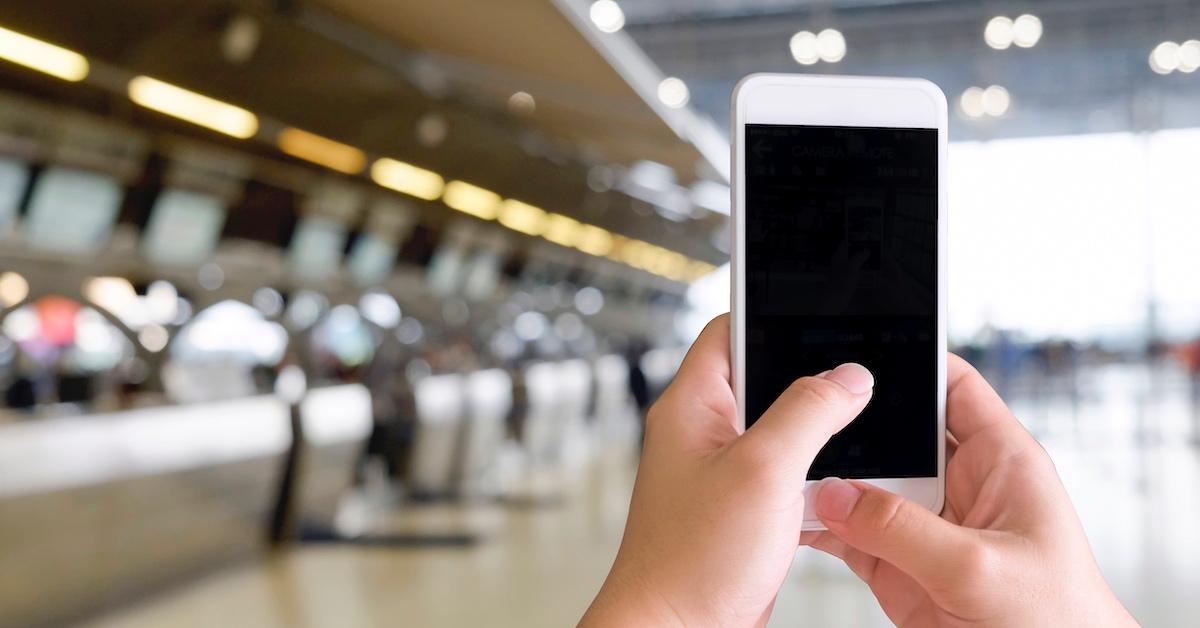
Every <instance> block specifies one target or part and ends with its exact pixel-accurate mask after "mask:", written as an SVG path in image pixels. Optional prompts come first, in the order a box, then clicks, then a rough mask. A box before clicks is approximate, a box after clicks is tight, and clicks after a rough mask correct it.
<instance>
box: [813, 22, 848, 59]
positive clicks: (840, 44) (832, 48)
mask: <svg viewBox="0 0 1200 628" xmlns="http://www.w3.org/2000/svg"><path fill="white" fill-rule="evenodd" d="M817 52H818V53H819V54H820V55H821V60H822V61H825V62H826V63H837V62H838V61H841V60H842V59H844V58H845V57H846V38H845V37H844V36H842V33H841V31H839V30H837V29H835V28H827V29H825V30H823V31H821V32H820V33H818V34H817Z"/></svg>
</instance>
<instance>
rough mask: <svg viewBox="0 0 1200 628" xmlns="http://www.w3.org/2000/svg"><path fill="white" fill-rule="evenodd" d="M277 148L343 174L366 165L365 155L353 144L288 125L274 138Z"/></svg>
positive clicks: (358, 170) (360, 169) (357, 171)
mask: <svg viewBox="0 0 1200 628" xmlns="http://www.w3.org/2000/svg"><path fill="white" fill-rule="evenodd" d="M275 142H276V144H278V145H279V150H281V151H283V152H285V153H287V154H289V155H291V156H292V157H297V158H299V159H303V160H305V161H310V162H312V163H314V164H317V165H319V166H325V167H326V168H329V169H330V170H336V171H338V172H342V173H345V174H358V173H360V172H362V171H363V168H365V167H366V165H367V156H366V155H364V154H363V152H362V151H361V150H358V149H357V148H355V147H353V146H349V145H346V144H343V143H341V142H337V141H334V140H331V139H329V138H327V137H321V136H320V135H316V134H314V133H309V132H308V131H305V130H302V129H297V128H293V127H288V128H286V129H284V130H283V131H280V133H279V137H277V138H275Z"/></svg>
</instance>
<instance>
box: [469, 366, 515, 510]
mask: <svg viewBox="0 0 1200 628" xmlns="http://www.w3.org/2000/svg"><path fill="white" fill-rule="evenodd" d="M466 393H467V412H466V421H465V423H464V424H463V429H464V431H463V439H462V456H461V458H460V460H461V462H460V464H459V473H460V475H459V478H460V487H461V489H462V491H463V493H464V494H467V495H486V494H495V493H497V492H498V491H499V489H500V485H499V483H498V479H499V478H496V477H495V471H496V464H497V461H498V460H499V456H500V449H501V446H502V445H503V444H504V436H505V431H506V429H507V426H506V425H505V419H507V418H508V413H509V412H510V411H511V410H512V405H513V383H512V377H510V376H509V374H508V373H507V372H505V371H504V370H502V369H487V370H483V371H476V372H474V373H471V374H470V375H468V376H467V377H466Z"/></svg>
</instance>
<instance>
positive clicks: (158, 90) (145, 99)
mask: <svg viewBox="0 0 1200 628" xmlns="http://www.w3.org/2000/svg"><path fill="white" fill-rule="evenodd" d="M128 90H129V98H130V100H132V101H133V102H135V103H137V104H139V105H141V106H143V107H145V108H147V109H152V110H154V111H157V112H159V113H164V114H166V115H169V116H173V117H176V118H179V119H180V120H185V121H187V122H191V123H192V124H196V125H199V126H202V127H204V128H206V129H212V130H213V131H217V132H218V133H224V134H225V135H229V136H232V137H236V138H238V139H243V140H244V139H246V138H249V137H253V136H254V134H255V133H257V132H258V117H257V116H255V115H254V114H253V113H250V112H249V111H246V110H245V109H242V108H241V107H237V106H235V105H231V104H229V103H225V102H221V101H219V100H217V99H215V98H209V97H208V96H204V95H201V94H197V93H196V92H193V91H190V90H186V89H184V88H182V87H178V86H175V85H171V84H170V83H165V82H163V81H160V80H158V79H155V78H150V77H149V76H136V77H134V78H133V79H132V80H131V81H129V88H128Z"/></svg>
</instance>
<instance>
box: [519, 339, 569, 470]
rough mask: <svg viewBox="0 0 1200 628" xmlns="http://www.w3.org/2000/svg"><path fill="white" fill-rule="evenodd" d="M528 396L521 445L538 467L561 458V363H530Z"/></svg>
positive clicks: (526, 391)
mask: <svg viewBox="0 0 1200 628" xmlns="http://www.w3.org/2000/svg"><path fill="white" fill-rule="evenodd" d="M525 395H526V400H527V408H526V411H525V417H524V419H523V421H524V425H523V428H522V432H521V440H522V442H521V445H522V446H523V447H524V449H525V452H526V455H527V456H528V457H529V462H530V463H531V464H532V465H534V466H536V465H539V464H541V463H544V462H547V461H550V460H554V459H557V457H558V455H559V445H560V444H561V443H560V441H559V439H558V437H559V436H560V435H561V426H560V425H559V420H560V418H561V415H560V414H559V398H560V395H561V377H560V372H559V368H558V364H555V363H553V362H538V363H535V364H531V365H529V366H527V367H526V368H525Z"/></svg>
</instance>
